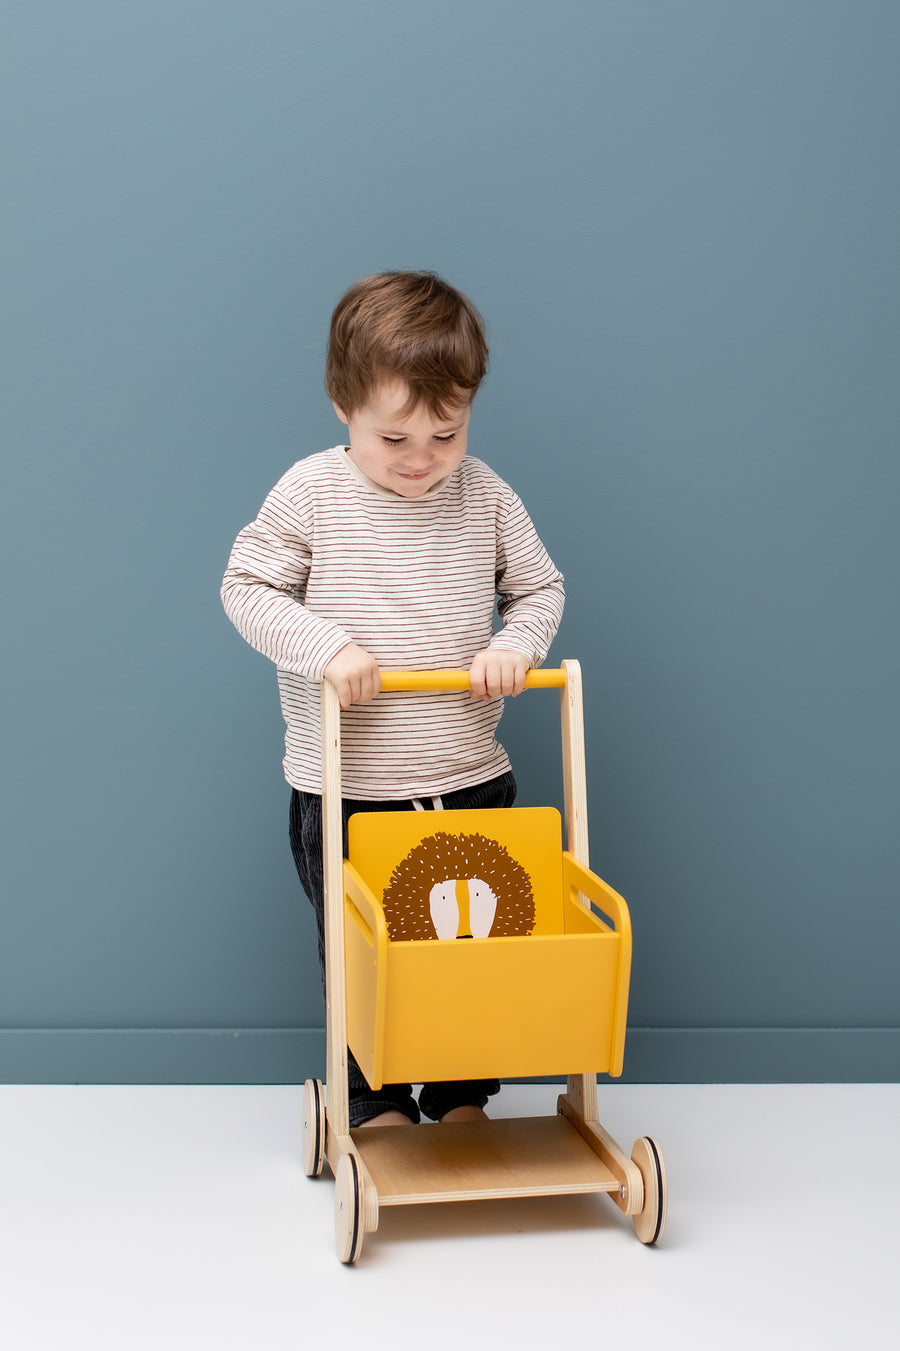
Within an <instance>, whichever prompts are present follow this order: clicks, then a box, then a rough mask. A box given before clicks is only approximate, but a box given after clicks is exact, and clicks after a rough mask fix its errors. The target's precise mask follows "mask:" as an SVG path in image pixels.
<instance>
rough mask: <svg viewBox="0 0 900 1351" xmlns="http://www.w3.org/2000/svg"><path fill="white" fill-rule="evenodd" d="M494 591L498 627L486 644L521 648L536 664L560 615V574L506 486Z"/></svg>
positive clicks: (549, 639) (544, 652) (539, 663)
mask: <svg viewBox="0 0 900 1351" xmlns="http://www.w3.org/2000/svg"><path fill="white" fill-rule="evenodd" d="M497 595H498V597H499V601H498V607H497V608H498V611H499V614H500V618H501V620H502V628H500V629H499V630H498V631H497V632H496V633H495V634H494V637H493V638H492V639H491V643H490V646H491V647H500V648H505V649H508V650H510V651H513V652H521V653H522V655H523V656H525V657H527V659H528V661H529V663H530V665H532V666H540V665H541V663H542V662H543V661H544V660H545V658H546V656H547V653H548V652H549V650H550V644H551V643H552V642H553V639H554V638H555V637H556V631H557V629H558V628H559V622H560V620H561V618H562V612H563V605H564V603H565V591H564V587H563V575H562V573H561V572H560V571H559V570H558V568H557V567H556V566H555V565H554V563H553V561H552V559H551V558H550V556H549V554H548V553H547V550H546V549H545V548H544V546H543V544H542V543H541V540H540V537H539V536H538V533H537V531H536V530H535V528H534V525H533V524H532V521H531V518H530V516H529V515H528V513H527V511H526V510H525V508H524V506H523V505H522V502H521V501H520V499H519V498H518V497H517V496H516V494H515V493H514V492H513V491H512V490H511V489H510V493H509V498H508V501H507V503H506V507H505V510H503V511H502V512H501V514H500V518H499V529H498V540H497Z"/></svg>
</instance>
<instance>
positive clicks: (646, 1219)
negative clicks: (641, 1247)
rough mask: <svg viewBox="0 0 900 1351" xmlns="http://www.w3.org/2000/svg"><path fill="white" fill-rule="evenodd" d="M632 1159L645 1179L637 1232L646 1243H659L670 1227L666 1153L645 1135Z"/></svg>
mask: <svg viewBox="0 0 900 1351" xmlns="http://www.w3.org/2000/svg"><path fill="white" fill-rule="evenodd" d="M631 1158H632V1161H633V1162H634V1163H636V1164H637V1166H638V1168H639V1170H640V1174H641V1177H642V1178H643V1180H644V1204H643V1206H642V1207H641V1209H640V1211H639V1212H638V1213H637V1215H633V1216H632V1222H633V1224H634V1232H635V1233H636V1234H637V1236H638V1238H639V1239H640V1241H641V1242H642V1243H647V1244H651V1243H656V1242H657V1241H658V1240H659V1239H661V1238H662V1235H663V1230H664V1229H665V1227H666V1206H667V1199H668V1187H667V1184H666V1165H665V1164H664V1163H663V1156H662V1151H661V1150H660V1148H659V1145H658V1144H657V1143H656V1141H655V1140H653V1139H651V1137H650V1136H649V1135H644V1136H642V1137H641V1139H640V1140H635V1142H634V1149H633V1150H632V1151H631Z"/></svg>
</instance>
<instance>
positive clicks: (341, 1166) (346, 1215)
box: [334, 1154, 364, 1265]
mask: <svg viewBox="0 0 900 1351" xmlns="http://www.w3.org/2000/svg"><path fill="white" fill-rule="evenodd" d="M363 1233H364V1227H363V1214H362V1195H361V1188H360V1185H359V1168H358V1167H357V1163H356V1159H355V1158H354V1157H353V1155H352V1154H342V1155H341V1158H340V1161H339V1163H338V1166H337V1175H336V1177H335V1180H334V1238H335V1243H336V1244H337V1254H338V1257H339V1258H340V1259H341V1261H342V1262H344V1263H346V1264H348V1265H349V1264H350V1263H351V1262H355V1261H356V1259H357V1257H359V1254H360V1253H361V1252H362V1245H363Z"/></svg>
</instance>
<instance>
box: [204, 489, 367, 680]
mask: <svg viewBox="0 0 900 1351" xmlns="http://www.w3.org/2000/svg"><path fill="white" fill-rule="evenodd" d="M309 514H310V513H308V512H304V504H303V502H302V500H300V501H298V500H295V498H294V495H293V494H292V495H291V497H289V496H288V495H287V494H286V493H285V492H284V491H283V489H282V487H281V485H280V484H276V486H275V487H274V488H273V489H272V491H271V492H270V493H269V496H268V497H267V498H266V500H265V502H264V503H263V505H262V508H261V509H260V513H259V515H258V516H257V518H256V520H255V521H253V522H251V524H250V525H248V526H245V527H244V529H243V530H242V531H241V532H240V534H239V535H238V537H237V539H236V540H235V542H234V547H233V548H232V550H231V556H230V558H229V560H228V567H227V569H226V572H225V577H224V580H223V582H222V593H221V594H222V604H223V605H224V607H225V613H226V614H227V615H228V618H229V619H230V620H231V622H232V624H234V626H235V628H236V629H237V630H238V632H239V633H240V634H241V635H242V637H244V638H245V639H246V640H247V642H248V643H250V645H251V646H252V647H254V648H256V650H257V652H261V653H262V654H263V655H264V656H266V657H269V658H271V660H272V661H274V662H275V663H276V664H277V665H278V667H279V668H280V669H281V670H284V671H289V672H291V673H292V674H293V675H300V676H308V677H310V678H311V679H314V680H321V679H322V676H323V674H324V671H325V667H326V666H327V665H328V663H329V662H330V661H331V659H332V658H333V657H335V656H336V655H337V653H338V652H340V650H341V648H342V647H346V645H347V643H349V642H350V641H351V640H350V638H349V636H348V635H347V634H346V633H345V632H344V631H343V629H341V628H340V627H339V626H338V625H336V624H333V623H331V622H330V621H329V620H327V619H323V618H321V617H320V616H318V615H314V614H312V613H311V612H310V611H309V610H307V608H306V607H305V605H304V604H303V597H304V595H305V593H306V582H307V578H308V576H309V568H310V562H311V559H312V540H311V525H310V522H309V521H308V520H307V519H304V518H305V516H308V515H309Z"/></svg>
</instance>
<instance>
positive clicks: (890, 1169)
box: [0, 1084, 900, 1351]
mask: <svg viewBox="0 0 900 1351" xmlns="http://www.w3.org/2000/svg"><path fill="white" fill-rule="evenodd" d="M556 1092H557V1090H556V1089H555V1088H553V1087H534V1086H528V1087H523V1086H518V1087H517V1086H512V1087H507V1088H505V1089H504V1090H503V1093H502V1095H501V1097H500V1099H498V1100H495V1103H496V1106H495V1107H494V1109H493V1110H494V1114H495V1115H507V1116H513V1115H538V1114H544V1113H552V1112H553V1111H554V1105H555V1097H556ZM300 1110H301V1104H300V1089H299V1088H294V1087H285V1088H271V1087H238V1088H236V1087H221V1088H210V1087H188V1088H176V1087H171V1088H126V1087H121V1088H107V1087H102V1088H101V1087H0V1346H2V1347H3V1348H4V1351H78V1349H80V1348H90V1349H91V1351H113V1349H114V1351H144V1349H145V1348H147V1349H151V1348H152V1351H182V1348H184V1349H185V1351H206V1348H210V1351H212V1349H213V1348H214V1349H215V1351H232V1348H234V1349H235V1351H237V1349H238V1348H240V1351H282V1348H284V1349H285V1351H287V1348H291V1351H296V1349H297V1348H305V1347H311V1346H314V1345H323V1344H328V1345H329V1346H330V1347H332V1348H344V1347H347V1348H358V1347H363V1348H365V1347H366V1346H368V1345H371V1346H373V1347H379V1346H382V1345H384V1346H385V1347H394V1346H410V1347H423V1348H424V1351H440V1349H442V1348H445V1347H447V1348H449V1347H455V1346H460V1347H464V1346H466V1345H469V1346H474V1347H479V1346H484V1345H487V1344H488V1343H489V1342H496V1341H497V1339H498V1338H502V1339H503V1342H504V1343H505V1344H506V1345H507V1347H508V1348H509V1351H514V1348H516V1347H523V1348H531V1347H534V1348H537V1347H540V1348H547V1347H549V1346H552V1345H554V1344H556V1345H559V1346H574V1345H576V1344H579V1345H582V1346H585V1347H588V1346H594V1345H597V1346H598V1347H600V1348H607V1347H611V1346H614V1345H621V1346H623V1347H626V1346H627V1347H628V1348H631V1349H633V1348H639V1349H643V1348H650V1347H653V1348H658V1347H665V1348H667V1351H678V1349H680V1348H685V1351H687V1349H688V1348H690V1351H704V1349H705V1348H710V1349H711V1348H716V1351H726V1349H727V1351H738V1349H741V1348H745V1347H746V1348H753V1349H754V1351H775V1349H776V1348H788V1347H790V1348H807V1347H808V1348H815V1351H825V1349H826V1348H842V1349H843V1348H857V1347H863V1348H866V1351H881V1348H885V1351H887V1348H890V1349H891V1351H895V1348H896V1347H897V1346H898V1345H900V1331H898V1324H900V1311H898V1300H897V1290H898V1283H900V1239H898V1219H900V1168H898V1162H897V1156H898V1149H900V1085H891V1084H881V1085H821V1086H819V1085H800V1086H791V1085H777V1086H763V1087H759V1086H754V1087H744V1086H734V1085H731V1086H686V1087H672V1086H667V1087H659V1088H657V1087H647V1086H640V1087H636V1086H615V1087H612V1088H606V1089H603V1090H601V1113H600V1115H601V1118H602V1120H603V1122H604V1125H606V1127H607V1128H608V1129H609V1130H610V1131H611V1132H612V1134H613V1135H614V1136H615V1137H616V1139H617V1140H618V1141H619V1143H620V1144H622V1145H625V1146H626V1148H627V1150H628V1152H630V1149H631V1143H632V1141H633V1140H634V1138H635V1137H636V1136H638V1135H645V1134H649V1135H653V1136H654V1137H656V1138H657V1139H658V1141H659V1142H660V1144H661V1145H662V1148H663V1151H664V1155H665V1159H666V1164H667V1168H668V1174H669V1186H670V1205H669V1224H668V1228H667V1231H666V1234H665V1237H664V1240H663V1241H662V1243H661V1244H660V1245H659V1246H658V1247H657V1248H655V1249H654V1248H645V1247H643V1246H642V1245H641V1244H640V1243H638V1241H637V1239H636V1238H635V1237H634V1235H633V1232H632V1228H631V1223H630V1221H626V1220H625V1219H624V1218H623V1217H622V1216H621V1215H620V1214H619V1212H618V1211H617V1210H616V1209H615V1207H614V1206H613V1205H612V1204H611V1203H610V1201H609V1200H608V1198H606V1197H572V1198H552V1199H542V1200H539V1201H493V1202H478V1203H475V1204H462V1205H444V1206H415V1207H409V1208H403V1209H396V1210H387V1211H384V1212H383V1213H382V1216H381V1220H380V1224H379V1229H378V1232H377V1233H376V1234H371V1235H368V1236H367V1238H366V1247H365V1250H364V1252H363V1255H362V1257H361V1258H360V1261H359V1263H358V1264H357V1265H356V1266H355V1267H344V1266H341V1265H340V1263H339V1262H338V1261H337V1258H336V1256H335V1253H334V1243H333V1220H332V1197H333V1184H332V1181H331V1177H330V1174H329V1173H328V1172H327V1169H326V1172H325V1174H324V1175H323V1177H322V1178H319V1179H317V1180H315V1181H311V1180H308V1179H307V1178H305V1177H304V1176H303V1173H302V1170H301V1165H300V1149H299V1135H300ZM423 1129H425V1128H423ZM434 1129H437V1128H434ZM367 1327H371V1328H373V1329H374V1334H375V1335H374V1340H373V1341H371V1342H369V1341H368V1338H367V1337H366V1328H367ZM363 1339H365V1340H363Z"/></svg>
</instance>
